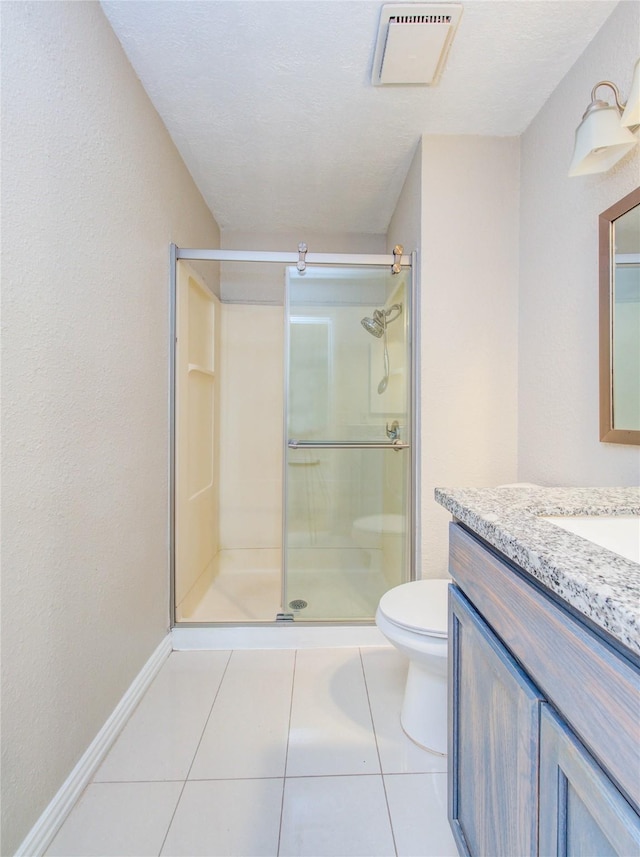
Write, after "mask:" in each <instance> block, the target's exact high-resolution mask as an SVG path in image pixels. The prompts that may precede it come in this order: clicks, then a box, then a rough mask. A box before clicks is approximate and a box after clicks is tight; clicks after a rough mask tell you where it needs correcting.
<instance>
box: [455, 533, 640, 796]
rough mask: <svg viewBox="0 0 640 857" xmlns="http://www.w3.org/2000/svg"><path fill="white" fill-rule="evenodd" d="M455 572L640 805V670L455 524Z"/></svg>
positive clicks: (532, 674) (534, 677)
mask: <svg viewBox="0 0 640 857" xmlns="http://www.w3.org/2000/svg"><path fill="white" fill-rule="evenodd" d="M449 570H450V573H451V576H452V577H453V579H454V580H455V582H456V584H457V585H458V586H459V587H460V589H462V591H463V592H464V593H465V594H466V595H467V597H468V598H469V600H470V601H472V602H473V604H474V605H475V606H476V607H477V609H478V611H479V612H480V613H481V614H482V616H483V617H484V619H485V620H486V621H487V623H488V624H489V625H491V627H492V629H493V630H494V631H495V632H496V634H497V635H498V637H499V638H500V639H501V640H502V641H503V643H504V644H505V645H506V646H507V648H508V649H509V650H510V651H511V652H512V654H513V655H514V656H515V657H516V658H517V660H518V661H519V662H520V663H521V664H522V666H523V667H524V669H525V671H526V672H527V673H528V674H529V676H530V677H531V679H532V680H533V681H534V682H535V684H536V685H537V686H538V687H539V688H540V689H541V690H542V691H543V693H544V695H545V696H546V697H547V698H548V699H550V700H551V701H552V702H553V704H554V706H555V707H556V708H558V709H559V710H560V711H562V715H563V717H564V718H565V719H566V720H567V721H568V723H569V724H570V725H571V727H572V729H573V730H574V731H575V732H576V733H577V735H578V736H579V737H580V739H581V741H582V742H583V743H584V744H586V746H587V747H588V748H589V751H590V752H591V753H592V754H593V755H594V756H595V758H596V760H597V761H598V762H599V763H600V765H602V767H604V768H606V770H607V771H608V773H609V775H610V776H611V777H612V778H613V779H614V780H615V781H616V783H617V784H618V786H619V787H620V789H621V790H622V791H623V792H624V793H625V794H626V795H627V797H628V798H629V800H630V801H631V802H632V803H633V804H635V806H636V807H640V776H639V772H640V673H639V671H638V670H637V669H636V668H635V667H634V666H633V665H632V664H631V663H630V662H628V661H627V660H625V659H624V658H623V657H621V656H620V655H618V654H617V653H616V652H615V651H614V650H613V649H612V648H611V647H610V646H608V645H607V644H606V643H605V642H603V641H602V640H601V639H600V638H599V637H597V636H596V635H595V634H594V633H592V632H591V631H590V630H589V629H588V628H587V627H586V626H584V625H583V624H582V623H580V622H579V621H578V620H576V619H574V618H573V617H572V616H571V615H569V614H568V613H567V612H566V611H564V610H562V609H561V608H560V607H559V606H558V605H557V604H555V603H554V602H553V601H552V600H551V599H550V598H548V597H547V596H546V595H544V594H543V593H542V592H540V591H539V590H538V589H536V588H535V587H534V586H532V585H531V584H530V583H528V582H527V581H526V579H524V577H523V576H522V574H523V573H522V572H521V573H518V572H516V571H514V569H513V568H512V567H511V566H509V565H507V564H506V563H505V562H504V561H503V560H501V559H500V558H498V557H497V556H496V555H495V554H494V553H492V552H491V551H490V550H488V549H487V548H486V547H485V546H484V545H483V544H482V543H481V542H480V541H478V540H477V539H476V538H474V537H473V536H471V535H470V534H469V533H468V532H467V531H466V530H464V529H463V528H462V527H461V526H460V525H459V524H452V525H451V529H450V568H449Z"/></svg>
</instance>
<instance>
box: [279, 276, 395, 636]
mask: <svg viewBox="0 0 640 857" xmlns="http://www.w3.org/2000/svg"><path fill="white" fill-rule="evenodd" d="M410 280H411V272H410V270H408V269H403V270H401V271H400V273H398V274H392V273H391V271H390V268H386V269H381V268H379V267H378V268H373V267H361V266H358V267H352V266H349V267H314V266H307V269H306V271H305V272H304V273H300V272H298V271H297V269H296V268H295V267H291V268H289V269H288V271H287V278H286V291H287V294H286V308H285V327H286V344H285V347H286V372H287V378H286V417H285V438H286V439H285V444H286V450H285V479H284V494H285V509H284V512H285V514H284V527H283V531H284V532H283V553H284V562H283V565H284V575H283V611H284V617H285V618H293V619H296V620H300V621H306V620H312V621H316V620H327V621H332V620H333V621H338V620H340V621H353V620H358V619H361V620H367V619H369V620H370V619H372V618H373V617H374V615H375V610H376V607H377V604H378V601H379V599H380V596H381V595H382V594H383V593H384V592H386V590H388V589H389V588H391V587H392V586H396V585H397V584H399V583H403V582H404V581H406V580H408V579H409V575H410V568H409V566H410V562H409V554H410V551H409V528H410V520H409V518H410V510H411V503H410V491H411V485H410V476H411V456H410V444H411V442H412V439H411V437H410V434H409V427H410V419H409V404H410V392H409V391H410V388H411V379H410V366H411V362H410V359H409V344H410V343H409V334H410V329H411V326H410V313H411V306H410V302H411V286H410Z"/></svg>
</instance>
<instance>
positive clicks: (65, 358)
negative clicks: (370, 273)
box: [1, 2, 219, 854]
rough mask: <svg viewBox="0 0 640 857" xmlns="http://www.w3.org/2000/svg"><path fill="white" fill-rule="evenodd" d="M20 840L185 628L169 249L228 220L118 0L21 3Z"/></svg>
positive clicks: (15, 404)
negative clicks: (147, 87) (174, 585)
mask: <svg viewBox="0 0 640 857" xmlns="http://www.w3.org/2000/svg"><path fill="white" fill-rule="evenodd" d="M1 8H2V27H3V43H2V75H3V80H2V111H3V116H2V136H3V147H2V178H3V186H2V245H3V246H2V250H3V268H2V275H3V285H2V290H3V295H2V296H3V306H2V309H3V327H4V330H3V338H2V345H3V355H2V363H3V367H2V368H3V399H4V402H3V406H4V420H3V450H2V464H3V500H4V503H3V521H2V524H3V527H2V530H3V531H2V539H3V557H2V558H3V569H2V570H3V583H2V654H3V662H2V741H3V756H2V848H1V850H2V854H12V853H13V852H14V851H15V849H16V848H17V846H18V845H19V843H20V842H21V840H22V839H23V838H24V836H25V835H26V834H27V833H28V831H29V829H30V828H31V826H32V825H33V823H34V822H35V821H36V820H37V818H38V817H39V815H40V814H41V812H42V811H43V810H44V809H45V807H46V806H47V804H48V802H49V801H50V799H51V798H52V797H53V795H54V794H55V792H56V791H57V789H58V788H59V786H60V785H61V784H62V782H63V781H64V779H65V777H66V776H67V775H68V774H69V772H70V770H71V769H72V768H73V766H74V765H75V763H76V762H77V760H78V758H79V757H80V755H81V754H82V752H83V751H84V750H85V749H86V747H87V746H88V744H89V743H90V742H91V741H92V740H93V738H94V737H95V735H96V733H97V732H98V730H99V729H100V728H101V726H102V725H103V723H104V721H105V720H106V718H107V717H108V716H109V715H110V714H111V712H112V710H113V708H114V706H115V705H116V704H117V702H118V700H119V699H120V697H121V695H122V694H123V693H124V691H125V690H126V689H127V687H128V686H129V684H130V683H131V681H132V679H133V678H134V677H135V675H136V674H137V673H138V671H139V670H140V668H141V667H142V665H143V664H144V663H145V661H146V660H147V658H148V657H149V655H150V654H151V653H152V651H153V650H154V648H155V647H156V646H157V645H158V643H159V642H160V640H161V639H162V638H163V636H164V635H165V634H166V633H167V628H168V619H169V617H168V561H167V532H168V528H167V495H168V486H167V458H168V429H167V424H168V420H167V396H168V382H167V363H168V344H169V340H168V283H169V267H168V245H169V243H170V242H171V241H172V240H174V241H176V242H177V243H178V244H182V245H184V246H188V245H192V246H193V245H195V246H198V245H201V246H202V245H204V246H216V245H217V244H218V241H219V234H218V229H217V226H216V224H215V222H214V220H213V219H212V217H211V215H210V213H209V211H208V209H207V208H206V207H205V205H204V202H203V200H202V198H201V197H200V195H199V193H198V191H197V190H196V188H195V186H194V184H193V182H192V180H191V178H190V176H189V174H188V172H187V170H186V168H185V166H184V164H183V163H182V161H181V159H180V157H179V156H178V154H177V151H176V149H175V148H174V146H173V144H172V142H171V140H170V139H169V137H168V135H167V132H166V131H165V129H164V126H163V125H162V123H161V122H160V119H159V118H158V116H157V114H156V113H155V111H154V109H153V107H152V106H151V103H150V102H149V99H148V98H147V96H146V94H145V93H144V91H143V89H142V86H141V85H140V83H139V81H138V79H137V78H136V76H135V74H134V72H133V70H132V69H131V67H130V65H129V63H128V61H127V60H126V58H125V56H124V53H123V52H122V50H121V48H120V45H119V43H118V42H117V40H116V38H115V36H114V34H113V32H112V31H111V29H110V27H109V25H108V23H107V21H106V19H105V17H104V15H103V13H102V11H101V9H100V7H99V5H98V4H97V3H87V2H56V3H3V4H1Z"/></svg>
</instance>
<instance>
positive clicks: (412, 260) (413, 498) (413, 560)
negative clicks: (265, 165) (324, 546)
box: [168, 244, 421, 628]
mask: <svg viewBox="0 0 640 857" xmlns="http://www.w3.org/2000/svg"><path fill="white" fill-rule="evenodd" d="M299 259H300V256H299V254H298V253H292V252H263V251H252V250H219V249H204V248H202V249H198V248H185V247H178V245H177V244H171V245H170V247H169V264H170V284H169V289H170V294H169V336H170V344H169V509H168V512H169V611H170V617H169V619H170V627H171V628H214V627H217V628H228V627H241V626H246V627H260V626H263V627H264V626H266V627H271V626H276V625H285V626H286V625H291V624H295V625H296V626H305V625H309V626H314V625H315V626H317V625H324V626H331V625H342V626H344V625H371V624H373V620H366V619H364V620H362V619H361V620H351V619H347V620H338V619H332V620H309V621H304V620H298V619H296V620H295V623H293V622H282V621H278V620H277V619H276V617H274V619H273V620H272V621H264V622H177V621H176V603H175V602H176V599H175V596H176V592H175V586H176V579H175V574H176V530H175V527H176V498H175V489H176V337H177V327H176V305H177V282H178V262H180V261H185V262H189V261H191V262H274V263H279V264H283V265H297V263H298V262H299ZM305 262H306V264H307V265H319V266H322V265H324V266H327V267H359V268H362V267H370V268H371V267H381V268H388V269H389V270H391V266H392V265H393V263H394V257H393V254H391V253H389V254H368V253H367V254H365V253H306V254H305ZM401 265H402V268H410V270H411V277H410V309H411V312H410V319H409V328H408V351H409V436H410V439H411V442H410V445H409V448H408V449H407V450H406V452H408V454H409V465H408V470H409V479H408V482H409V485H408V509H407V513H408V514H407V528H408V532H409V534H410V537H409V539H408V549H409V555H408V565H409V580H415V579H416V578H417V576H418V569H419V568H420V560H421V551H420V547H421V545H420V541H421V540H420V408H419V404H420V362H419V359H418V358H419V355H420V323H419V319H420V303H419V292H420V289H419V282H418V271H419V266H418V252H417V250H414V251H413V252H412V253H411V254H410V255H403V256H402V259H401ZM285 299H286V296H285ZM285 324H286V313H285ZM285 357H286V355H285ZM283 378H284V383H285V394H286V392H287V390H286V387H287V379H288V367H287V363H286V361H285V365H284V366H283ZM283 415H284V421H285V422H284V436H283V444H284V456H283V508H282V516H283V544H282V563H281V593H283V592H284V586H285V572H286V561H285V551H286V544H285V542H284V536H285V534H286V533H285V526H286V520H285V513H286V506H285V501H286V497H285V492H286V466H287V459H286V452H287V448H288V438H287V426H286V415H287V408H286V399H285V408H284V414H283ZM390 446H391V444H390ZM284 607H285V605H284V604H281V608H282V609H283V610H284Z"/></svg>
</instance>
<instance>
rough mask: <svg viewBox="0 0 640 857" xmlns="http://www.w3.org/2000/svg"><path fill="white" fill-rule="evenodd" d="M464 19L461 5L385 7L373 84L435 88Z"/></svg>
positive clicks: (429, 4) (427, 4)
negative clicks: (460, 23)
mask: <svg viewBox="0 0 640 857" xmlns="http://www.w3.org/2000/svg"><path fill="white" fill-rule="evenodd" d="M461 15H462V6H461V4H459V3H437V4H436V3H401V4H396V3H392V4H389V5H386V6H383V7H382V11H381V13H380V27H379V29H378V40H377V42H376V51H375V56H374V59H373V73H372V75H371V82H372V83H373V85H374V86H385V85H388V84H405V85H406V84H422V85H423V86H434V85H435V84H436V83H437V82H438V79H439V77H440V75H441V74H442V69H443V68H444V64H445V62H446V59H447V55H448V53H449V48H450V47H451V43H452V41H453V37H454V35H455V32H456V28H457V26H458V22H459V20H460V16H461Z"/></svg>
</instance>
